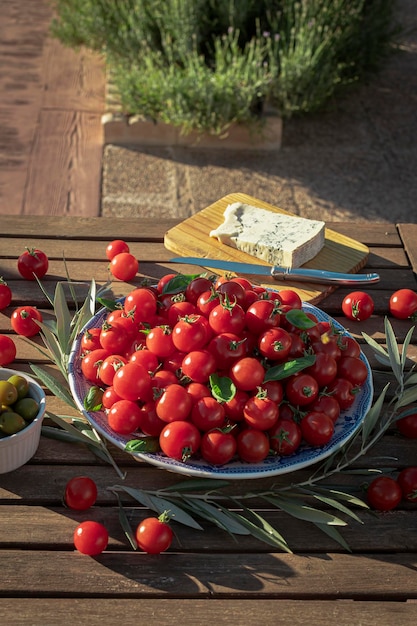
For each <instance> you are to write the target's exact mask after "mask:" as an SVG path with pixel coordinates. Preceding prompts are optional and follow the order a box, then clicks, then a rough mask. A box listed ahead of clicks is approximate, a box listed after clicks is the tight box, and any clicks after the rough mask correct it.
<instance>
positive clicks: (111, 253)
mask: <svg viewBox="0 0 417 626" xmlns="http://www.w3.org/2000/svg"><path fill="white" fill-rule="evenodd" d="M121 252H130V250H129V246H128V244H127V243H126V241H123V239H114V240H113V241H111V242H110V243H109V244H107V247H106V257H107V258H108V260H109V261H111V260H112V259H114V257H115V256H116V255H117V254H120V253H121Z"/></svg>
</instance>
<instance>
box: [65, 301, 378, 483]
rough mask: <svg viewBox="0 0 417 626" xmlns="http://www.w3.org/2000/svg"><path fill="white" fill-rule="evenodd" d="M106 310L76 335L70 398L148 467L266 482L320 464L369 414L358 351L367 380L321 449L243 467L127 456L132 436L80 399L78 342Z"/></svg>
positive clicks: (369, 390) (368, 385)
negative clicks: (364, 379)
mask: <svg viewBox="0 0 417 626" xmlns="http://www.w3.org/2000/svg"><path fill="white" fill-rule="evenodd" d="M303 310H304V311H307V312H311V313H314V314H315V315H316V316H317V318H318V320H319V321H330V322H331V323H332V325H333V326H334V327H335V328H336V329H337V330H338V331H339V332H341V333H343V334H344V335H346V336H350V337H351V336H352V335H351V334H350V333H349V331H347V330H346V329H345V328H344V327H343V326H342V325H341V324H340V323H339V322H337V321H336V320H334V319H333V318H332V317H331V316H330V315H328V314H327V313H325V312H324V311H322V310H321V309H319V308H317V307H315V306H314V305H312V304H309V303H303ZM107 313H108V310H107V309H105V308H103V309H100V310H99V311H98V312H97V313H96V314H95V315H94V316H93V317H92V318H91V319H90V320H89V322H87V324H85V326H84V327H83V329H82V330H81V331H80V333H79V335H78V336H77V338H76V339H75V341H74V343H73V345H72V348H71V352H70V356H69V361H68V377H69V385H70V389H71V393H72V396H73V398H74V401H75V403H76V405H77V407H78V409H79V410H80V411H81V412H82V413H83V415H84V416H85V417H86V419H87V420H88V421H89V422H90V424H92V426H94V428H95V429H96V430H97V431H98V432H99V433H100V434H101V435H102V436H103V437H104V438H105V439H107V440H108V441H109V442H111V443H112V444H113V445H115V446H116V447H117V448H119V449H120V450H123V451H124V452H126V454H129V455H131V456H132V457H134V458H136V459H137V460H141V461H146V462H147V463H149V464H151V465H155V466H157V467H159V468H160V469H165V470H167V471H172V472H175V473H177V474H182V475H185V476H188V477H191V476H193V477H199V478H215V479H227V480H242V479H245V480H248V479H256V478H267V477H271V476H279V475H282V474H287V473H290V472H294V471H297V470H301V469H305V468H306V467H309V466H311V465H314V464H315V463H317V462H319V461H323V460H324V459H326V458H327V457H329V456H330V455H331V454H333V453H334V452H336V451H337V450H339V449H340V448H341V447H342V446H343V445H344V444H345V443H346V442H347V441H348V440H349V439H350V438H351V437H352V436H353V435H354V434H355V433H356V432H357V431H358V430H359V428H360V426H361V424H362V422H363V420H364V418H365V415H366V413H367V412H368V410H369V408H370V406H371V404H372V399H373V382H372V371H371V367H370V365H369V362H368V359H367V358H366V356H365V355H364V354H363V352H362V350H361V355H360V358H361V359H362V361H363V362H364V363H365V365H366V368H367V370H368V376H367V379H366V381H365V383H364V384H363V385H362V387H361V389H360V391H359V393H358V394H357V396H356V398H355V401H354V403H353V405H352V406H351V407H350V408H349V409H348V410H347V411H343V412H342V413H341V414H340V416H339V418H338V419H337V421H336V424H335V433H334V435H333V437H332V439H331V441H330V442H329V443H328V444H326V445H324V446H320V447H312V446H309V445H307V444H302V446H301V448H299V449H298V450H297V452H295V453H294V454H292V455H291V456H286V457H280V456H268V457H267V458H266V459H265V460H264V461H262V462H261V463H246V462H244V461H240V460H236V461H231V462H229V463H228V464H227V465H223V466H214V465H210V464H208V463H207V462H206V461H204V460H200V459H198V458H195V459H193V458H191V459H189V460H188V461H187V462H185V463H184V462H182V461H177V460H175V459H171V458H168V457H166V456H165V455H164V454H163V453H162V452H158V453H142V452H127V451H126V450H125V446H126V443H127V442H128V441H130V440H131V439H134V435H129V436H125V435H119V434H118V433H115V432H114V431H112V429H111V428H110V427H109V426H108V424H107V418H106V414H105V412H104V411H95V412H94V413H91V412H89V411H86V409H85V408H84V406H83V398H84V397H85V394H86V392H87V390H88V389H89V388H90V387H91V386H92V383H89V382H88V381H86V380H85V378H84V377H83V376H82V374H81V367H80V353H81V350H80V341H81V338H82V336H83V334H84V332H85V331H86V330H87V329H89V328H92V327H94V326H99V325H100V323H101V322H102V321H103V320H104V317H105V316H106V315H107Z"/></svg>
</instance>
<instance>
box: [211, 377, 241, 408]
mask: <svg viewBox="0 0 417 626" xmlns="http://www.w3.org/2000/svg"><path fill="white" fill-rule="evenodd" d="M210 387H211V394H212V396H213V398H215V399H216V400H217V401H218V402H228V401H229V400H232V398H234V397H235V394H236V387H235V385H234V383H233V382H232V380H231V379H230V378H229V377H228V376H219V375H218V374H212V375H211V376H210Z"/></svg>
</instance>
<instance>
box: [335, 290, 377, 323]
mask: <svg viewBox="0 0 417 626" xmlns="http://www.w3.org/2000/svg"><path fill="white" fill-rule="evenodd" d="M342 311H343V313H344V314H345V316H346V317H347V318H348V319H350V320H354V321H356V322H363V321H364V320H367V319H368V317H371V315H372V313H373V312H374V301H373V299H372V297H371V296H370V295H369V293H366V292H365V291H352V292H351V293H349V294H348V295H347V296H345V298H343V302H342Z"/></svg>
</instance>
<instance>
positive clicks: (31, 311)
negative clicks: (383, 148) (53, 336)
mask: <svg viewBox="0 0 417 626" xmlns="http://www.w3.org/2000/svg"><path fill="white" fill-rule="evenodd" d="M35 320H37V321H38V322H42V314H41V312H40V311H38V309H37V308H35V307H33V306H19V307H17V309H15V310H14V311H13V313H12V317H11V318H10V323H11V325H12V328H13V330H14V331H15V333H17V334H18V335H22V336H23V337H33V336H34V335H37V334H38V333H39V331H40V326H39V325H38V324H37V323H36V322H35Z"/></svg>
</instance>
